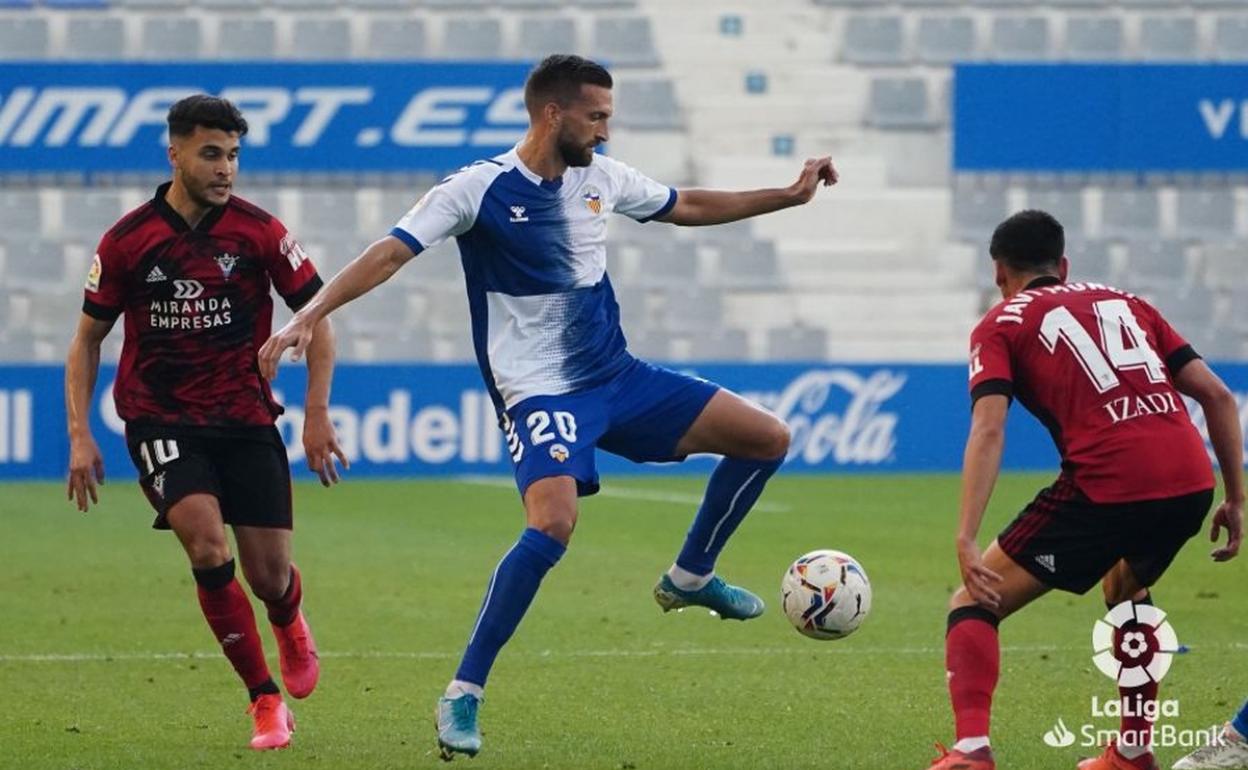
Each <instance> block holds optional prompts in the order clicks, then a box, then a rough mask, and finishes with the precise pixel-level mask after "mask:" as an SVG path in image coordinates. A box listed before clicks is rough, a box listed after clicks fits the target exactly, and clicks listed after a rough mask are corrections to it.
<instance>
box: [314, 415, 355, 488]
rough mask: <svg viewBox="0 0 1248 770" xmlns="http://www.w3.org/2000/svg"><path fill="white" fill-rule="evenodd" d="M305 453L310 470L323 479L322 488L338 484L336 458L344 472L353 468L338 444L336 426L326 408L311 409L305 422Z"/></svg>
mask: <svg viewBox="0 0 1248 770" xmlns="http://www.w3.org/2000/svg"><path fill="white" fill-rule="evenodd" d="M303 451H304V454H306V455H307V457H308V468H309V469H310V470H311V471H312V472H313V473H315V474H316V475H317V476H319V477H320V478H321V485H322V486H326V487H328V486H333V485H334V484H337V483H338V480H339V477H338V468H337V467H335V466H334V458H335V457H337V458H338V462H339V463H341V464H342V469H343V470H348V469H350V467H351V461H350V460H348V459H347V455H346V453H345V452H343V451H342V447H341V446H339V444H338V437H337V435H335V434H334V424H333V422H331V421H330V419H329V410H328V409H326V408H325V407H323V406H322V407H316V408H313V409H309V410H308V413H307V414H306V415H305V416H304V420H303Z"/></svg>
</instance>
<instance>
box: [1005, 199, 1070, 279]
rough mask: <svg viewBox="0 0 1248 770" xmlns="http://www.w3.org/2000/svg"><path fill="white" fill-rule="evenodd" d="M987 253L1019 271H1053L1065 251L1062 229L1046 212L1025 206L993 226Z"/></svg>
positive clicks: (1064, 238) (1060, 224)
mask: <svg viewBox="0 0 1248 770" xmlns="http://www.w3.org/2000/svg"><path fill="white" fill-rule="evenodd" d="M988 253H989V254H991V255H992V258H993V259H995V260H999V261H1001V262H1004V263H1005V264H1006V265H1007V266H1008V267H1010V268H1011V269H1013V270H1017V271H1019V272H1036V271H1046V270H1055V269H1057V266H1058V265H1059V264H1061V261H1062V256H1063V255H1064V254H1065V253H1066V231H1065V230H1063V229H1062V223H1061V222H1058V221H1057V219H1056V218H1054V216H1053V215H1052V214H1050V213H1048V212H1047V211H1040V210H1038V209H1027V210H1026V211H1020V212H1018V213H1017V214H1015V215H1014V216H1012V217H1010V218H1009V219H1007V220H1005V221H1004V222H1002V223H1001V224H999V225H997V229H996V230H994V231H993V233H992V244H991V245H990V246H989V247H988Z"/></svg>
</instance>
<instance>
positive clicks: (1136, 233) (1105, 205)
mask: <svg viewBox="0 0 1248 770" xmlns="http://www.w3.org/2000/svg"><path fill="white" fill-rule="evenodd" d="M1159 218H1160V210H1159V205H1158V200H1157V191H1156V190H1150V189H1140V190H1105V191H1104V194H1103V197H1102V199H1101V233H1102V234H1103V235H1104V236H1106V237H1108V238H1124V239H1129V240H1131V239H1134V240H1144V239H1146V238H1148V237H1150V236H1152V235H1154V234H1155V233H1156V232H1157V230H1158V219H1159Z"/></svg>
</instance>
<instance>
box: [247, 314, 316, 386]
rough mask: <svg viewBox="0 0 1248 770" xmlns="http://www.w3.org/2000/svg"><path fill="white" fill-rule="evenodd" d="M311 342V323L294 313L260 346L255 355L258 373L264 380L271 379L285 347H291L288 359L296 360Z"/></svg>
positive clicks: (274, 374) (275, 374) (275, 372)
mask: <svg viewBox="0 0 1248 770" xmlns="http://www.w3.org/2000/svg"><path fill="white" fill-rule="evenodd" d="M311 343H312V324H309V323H307V322H306V321H305V320H303V319H301V318H300V317H299V314H298V313H296V314H295V317H294V318H292V319H290V321H288V322H287V323H286V325H285V326H283V327H282V328H281V329H280V330H279V331H278V332H277V334H274V335H273V336H272V337H269V339H268V340H267V341H266V342H265V343H264V345H263V346H261V348H260V353H259V355H258V356H257V357H258V358H259V360H260V374H261V375H263V376H264V378H265V379H266V380H272V379H273V378H274V377H276V376H277V367H278V364H280V363H281V362H282V354H283V353H285V352H286V349H287V348H293V350H292V351H291V354H290V360H291V361H298V360H299V359H301V358H303V354H304V353H306V352H307V350H308V345H310V344H311Z"/></svg>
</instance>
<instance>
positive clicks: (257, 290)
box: [65, 95, 345, 749]
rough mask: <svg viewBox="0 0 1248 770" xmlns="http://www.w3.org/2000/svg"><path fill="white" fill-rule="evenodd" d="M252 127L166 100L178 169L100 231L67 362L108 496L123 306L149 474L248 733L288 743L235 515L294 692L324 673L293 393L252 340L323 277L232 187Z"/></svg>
mask: <svg viewBox="0 0 1248 770" xmlns="http://www.w3.org/2000/svg"><path fill="white" fill-rule="evenodd" d="M246 133H247V123H246V121H245V120H244V119H243V117H242V115H241V114H240V113H239V112H238V110H237V109H236V108H235V107H234V105H232V104H230V103H229V102H228V101H225V100H223V99H218V98H215V97H211V96H202V95H201V96H191V97H188V98H186V99H183V100H182V101H179V102H178V103H177V104H175V105H173V107H172V108H171V109H170V111H169V135H170V147H169V160H170V164H171V165H172V166H173V180H172V182H170V183H166V184H163V185H161V186H160V187H159V188H158V189H157V191H156V195H155V197H154V198H153V199H152V200H150V201H148V202H147V203H145V204H143V205H142V206H140V207H139V208H137V209H135V210H134V211H132V212H131V213H129V214H127V215H126V216H125V217H123V218H122V219H121V220H120V221H119V222H117V224H116V225H114V226H113V228H112V229H111V230H109V231H108V232H107V233H106V234H105V235H104V237H103V238H102V239H101V241H100V246H99V251H98V253H97V254H96V256H95V260H94V262H93V264H92V266H91V272H90V274H89V276H88V278H87V285H86V295H85V299H84V302H83V308H82V310H83V312H82V315H81V317H80V320H79V322H78V328H77V332H76V334H75V335H74V339H73V342H72V343H71V345H70V351H69V358H68V361H67V364H66V372H65V394H66V404H67V409H68V415H69V434H70V470H69V490H68V491H69V496H70V498H71V499H76V500H77V504H78V508H79V509H80V510H82V511H84V512H85V511H86V510H87V508H88V506H89V504H90V503H95V502H97V492H96V484H97V483H102V482H103V480H104V466H103V460H102V458H101V456H100V450H99V448H98V447H97V445H96V443H95V439H94V438H93V437H92V435H91V428H90V421H89V416H90V408H91V399H92V392H93V391H94V389H95V380H96V376H97V374H98V370H99V363H100V343H101V342H102V341H103V339H104V337H105V336H106V335H107V334H108V332H109V330H110V329H112V327H113V324H114V322H115V321H116V320H117V318H118V317H120V316H122V315H123V314H124V315H125V341H124V344H123V347H122V352H121V363H120V365H119V367H118V372H117V382H116V385H115V386H114V390H113V393H114V398H115V400H116V403H117V412H118V414H119V415H120V416H121V418H122V419H123V420H125V421H126V443H127V446H128V447H129V450H130V455H131V458H132V459H133V460H134V463H135V465H136V466H137V468H138V470H139V474H140V475H139V484H140V486H141V487H142V489H143V492H144V494H145V495H146V496H147V499H148V501H149V502H150V503H151V505H152V507H153V508H155V509H156V514H157V515H156V522H155V524H154V526H155V527H156V528H157V529H172V530H173V531H174V533H175V534H176V535H177V536H178V539H179V541H181V543H182V546H183V548H184V549H185V550H186V554H187V556H188V557H189V559H190V562H191V571H192V572H193V574H194V576H195V583H196V585H197V587H198V594H199V603H200V607H201V609H202V610H203V613H204V617H205V618H206V619H207V621H208V625H209V626H210V627H211V628H212V631H213V633H214V635H215V636H216V638H217V640H218V641H219V642H220V643H221V647H222V650H223V651H224V653H225V656H226V657H227V658H228V659H229V661H230V663H232V664H233V666H234V669H235V670H236V671H237V672H238V675H239V677H240V678H241V679H242V680H243V684H244V685H245V686H246V687H247V689H248V691H249V693H250V696H251V701H252V705H251V707H250V708H249V712H250V713H251V715H252V718H253V721H254V732H253V737H252V740H251V746H252V748H255V749H273V748H282V747H285V746H287V745H289V743H290V733H291V732H292V731H293V729H294V718H293V717H292V716H291V714H290V711H289V709H287V707H286V704H285V703H284V702H283V700H282V696H281V694H280V692H279V690H278V688H277V685H276V684H275V683H274V681H273V679H272V677H271V676H270V674H269V669H268V665H267V664H266V662H265V659H264V648H263V647H262V645H261V641H260V636H259V633H258V632H257V630H256V619H255V616H254V613H253V612H252V609H251V603H250V601H249V600H248V598H247V595H246V594H245V593H244V592H243V589H242V587H241V586H240V585H239V583H238V581H237V580H235V578H234V559H233V556H232V555H231V553H230V545H229V540H228V539H227V537H226V533H225V525H226V524H229V525H231V527H232V528H233V530H234V537H235V540H236V541H237V544H238V553H239V560H240V562H241V563H242V568H243V574H244V576H245V577H246V578H247V582H248V584H249V585H250V586H251V589H252V591H253V592H254V593H255V594H256V596H257V597H259V598H260V599H261V600H262V601H263V602H264V604H265V606H266V608H267V610H268V616H269V621H270V623H271V624H272V626H273V632H274V635H275V636H276V637H277V644H278V650H279V653H280V661H281V670H282V681H283V683H284V684H285V686H286V690H287V692H289V693H290V695H292V696H293V697H296V698H303V697H306V696H307V695H309V694H310V693H311V692H312V689H313V688H314V687H315V686H316V682H317V677H318V674H319V666H318V663H317V658H316V647H315V645H314V644H313V641H312V636H311V632H310V631H309V629H308V624H307V622H306V620H305V619H304V617H303V613H302V611H301V610H300V606H301V598H302V588H301V583H300V579H299V571H298V570H297V569H295V567H294V565H293V564H292V563H291V526H292V511H291V488H290V468H289V466H288V465H287V461H286V448H285V446H284V445H283V443H282V439H281V437H280V435H279V434H278V432H277V429H276V428H275V427H274V420H275V419H276V417H277V416H278V415H279V414H281V413H282V407H281V406H280V405H278V404H277V403H276V401H274V399H273V394H272V393H271V392H270V390H269V385H268V383H267V382H266V381H265V380H264V379H263V378H261V377H260V370H259V367H258V365H257V361H256V351H257V350H258V349H259V347H260V345H261V344H262V343H263V342H264V341H265V340H266V339H267V338H268V336H269V333H270V331H271V318H272V313H273V302H272V299H271V298H270V296H269V290H270V286H275V287H276V288H277V291H278V292H279V293H280V294H281V295H282V297H283V298H284V299H285V300H286V303H287V304H288V305H290V306H291V307H292V308H295V309H298V308H299V307H300V306H302V305H303V304H304V303H305V302H307V301H308V300H309V299H311V298H312V296H313V295H314V294H315V293H316V292H317V290H318V289H319V288H320V287H321V279H320V277H319V276H318V275H317V273H316V269H315V268H314V267H313V266H312V263H311V262H309V261H308V260H307V258H306V256H305V255H304V252H303V250H302V249H301V248H300V246H299V244H298V243H297V242H296V241H295V240H294V238H293V237H291V236H290V235H289V234H288V233H287V232H286V228H285V227H284V226H283V225H282V223H281V222H279V221H278V220H277V219H276V218H275V217H273V216H271V215H269V214H268V213H266V212H265V211H263V210H261V209H259V208H257V207H256V206H253V205H251V204H250V203H247V202H245V201H243V200H240V199H239V198H236V197H232V196H231V189H232V186H233V181H234V176H235V174H236V173H237V170H238V153H239V139H240V138H241V137H242V136H243V135H244V134H246ZM333 344H334V340H333V332H332V330H331V328H330V326H329V323H328V321H322V322H321V324H320V325H319V327H318V328H317V329H316V331H315V333H314V339H313V342H312V344H311V346H310V347H309V350H308V393H307V410H306V411H307V419H306V421H305V423H304V429H303V443H304V448H305V450H306V451H307V457H308V464H309V466H310V467H311V468H312V469H313V470H314V471H316V472H317V473H318V474H319V475H320V477H321V481H322V483H324V484H326V485H327V486H328V485H329V484H330V483H333V482H335V481H337V470H336V469H335V468H334V465H333V459H332V458H333V456H334V455H337V456H338V457H339V459H340V460H342V461H343V463H344V465H345V457H344V456H343V454H342V450H341V449H340V448H339V447H338V444H337V440H336V438H335V436H334V430H333V427H332V425H331V424H330V421H329V416H328V401H329V386H330V379H331V376H332V371H333Z"/></svg>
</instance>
